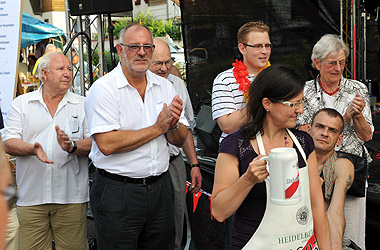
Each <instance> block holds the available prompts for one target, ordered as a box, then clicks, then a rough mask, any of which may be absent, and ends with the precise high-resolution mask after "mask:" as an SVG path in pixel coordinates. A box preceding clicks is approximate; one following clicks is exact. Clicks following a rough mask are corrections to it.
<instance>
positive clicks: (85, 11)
mask: <svg viewBox="0 0 380 250" xmlns="http://www.w3.org/2000/svg"><path fill="white" fill-rule="evenodd" d="M69 8H70V15H72V16H81V15H94V14H111V13H117V12H124V11H131V10H133V5H132V0H112V1H106V0H69Z"/></svg>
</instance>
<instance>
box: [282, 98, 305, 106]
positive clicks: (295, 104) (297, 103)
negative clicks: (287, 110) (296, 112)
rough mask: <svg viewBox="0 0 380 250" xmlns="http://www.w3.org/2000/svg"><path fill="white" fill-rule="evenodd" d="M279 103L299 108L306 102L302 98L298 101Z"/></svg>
mask: <svg viewBox="0 0 380 250" xmlns="http://www.w3.org/2000/svg"><path fill="white" fill-rule="evenodd" d="M279 103H282V104H284V105H286V106H288V107H291V108H300V107H301V106H303V105H304V104H305V103H306V99H305V98H302V100H301V101H298V102H288V101H279Z"/></svg>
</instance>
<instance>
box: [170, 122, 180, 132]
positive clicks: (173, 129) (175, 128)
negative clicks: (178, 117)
mask: <svg viewBox="0 0 380 250" xmlns="http://www.w3.org/2000/svg"><path fill="white" fill-rule="evenodd" d="M178 128H179V122H177V124H176V125H175V127H174V128H169V131H170V132H174V131H177V129H178Z"/></svg>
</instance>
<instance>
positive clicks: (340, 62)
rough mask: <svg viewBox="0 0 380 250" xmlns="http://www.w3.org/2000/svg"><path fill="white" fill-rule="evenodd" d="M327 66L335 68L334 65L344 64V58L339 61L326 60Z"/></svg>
mask: <svg viewBox="0 0 380 250" xmlns="http://www.w3.org/2000/svg"><path fill="white" fill-rule="evenodd" d="M326 64H327V67H329V68H335V67H336V65H339V66H344V65H346V60H340V61H326Z"/></svg>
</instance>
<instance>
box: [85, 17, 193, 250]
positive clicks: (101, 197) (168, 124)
mask: <svg viewBox="0 0 380 250" xmlns="http://www.w3.org/2000/svg"><path fill="white" fill-rule="evenodd" d="M116 49H117V52H118V54H119V57H120V63H119V64H118V65H117V67H116V68H115V69H113V70H112V71H111V72H110V73H108V74H107V75H105V76H103V77H101V78H100V79H99V80H97V81H96V82H95V83H94V84H93V86H92V87H91V89H90V91H89V94H88V96H87V99H86V105H85V109H86V115H87V117H88V125H89V130H90V135H91V138H92V140H93V146H92V148H91V153H90V158H91V159H92V161H93V163H94V165H95V167H96V173H95V183H94V184H93V186H92V190H91V195H90V200H91V209H92V212H93V215H94V220H95V227H96V237H97V238H96V239H97V244H98V249H173V247H174V230H175V229H174V211H173V210H174V201H173V185H172V181H171V178H170V175H169V173H168V167H169V146H168V143H171V144H173V145H176V146H182V144H183V142H184V141H185V138H186V136H187V129H186V126H188V123H187V121H186V119H185V117H184V116H183V114H182V100H181V99H180V98H179V96H178V95H176V92H175V90H174V88H173V86H172V84H171V83H170V82H169V81H167V80H165V79H164V78H161V77H159V76H157V75H156V74H153V73H152V72H150V71H149V70H148V69H149V67H150V65H151V63H152V55H153V51H154V45H153V36H152V33H151V32H150V30H149V29H148V28H147V27H145V26H141V25H138V24H131V25H129V26H127V27H125V28H124V29H122V30H121V31H120V34H119V43H118V44H117V45H116Z"/></svg>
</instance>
